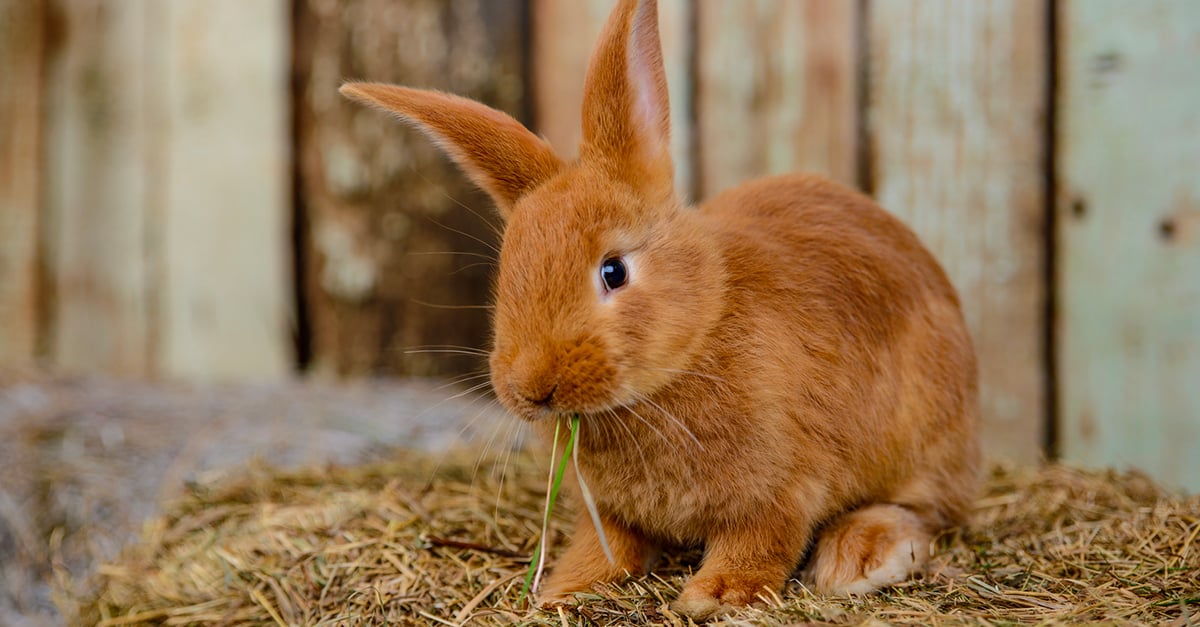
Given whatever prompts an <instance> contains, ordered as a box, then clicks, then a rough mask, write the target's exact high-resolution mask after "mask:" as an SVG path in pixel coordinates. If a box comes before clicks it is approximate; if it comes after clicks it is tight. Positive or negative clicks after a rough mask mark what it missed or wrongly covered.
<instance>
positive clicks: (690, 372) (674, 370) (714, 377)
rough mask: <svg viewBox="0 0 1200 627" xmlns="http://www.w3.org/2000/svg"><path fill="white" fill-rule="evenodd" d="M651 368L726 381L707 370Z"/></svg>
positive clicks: (721, 381) (720, 381)
mask: <svg viewBox="0 0 1200 627" xmlns="http://www.w3.org/2000/svg"><path fill="white" fill-rule="evenodd" d="M651 370H657V371H659V372H670V373H672V374H686V375H690V376H693V377H701V378H703V379H710V380H712V381H717V382H719V383H724V382H725V379H723V378H721V377H718V376H717V375H715V374H708V373H707V372H696V371H695V370H680V369H678V368H651Z"/></svg>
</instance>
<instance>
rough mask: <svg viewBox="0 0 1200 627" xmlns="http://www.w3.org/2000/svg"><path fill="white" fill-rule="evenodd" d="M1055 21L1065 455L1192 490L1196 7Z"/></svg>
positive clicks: (1198, 427)
mask: <svg viewBox="0 0 1200 627" xmlns="http://www.w3.org/2000/svg"><path fill="white" fill-rule="evenodd" d="M1060 10H1061V11H1062V13H1061V14H1060V15H1061V31H1062V32H1063V34H1064V38H1063V41H1062V47H1061V49H1062V51H1063V54H1062V56H1061V65H1060V67H1061V73H1060V82H1059V84H1060V85H1061V91H1060V98H1059V101H1058V107H1059V109H1058V114H1059V119H1060V121H1061V122H1060V127H1059V128H1060V138H1059V139H1060V141H1059V143H1058V145H1059V150H1058V154H1057V155H1056V159H1057V163H1058V171H1059V180H1060V188H1059V189H1058V190H1057V192H1056V197H1057V207H1056V219H1057V224H1058V231H1057V232H1058V235H1059V240H1058V246H1059V251H1060V255H1061V256H1060V266H1059V272H1058V281H1057V288H1058V290H1059V292H1058V293H1059V294H1060V297H1059V326H1058V328H1059V334H1058V339H1059V342H1060V343H1059V353H1058V354H1059V369H1058V382H1059V384H1060V385H1061V408H1062V409H1061V417H1062V421H1061V425H1062V426H1061V429H1060V434H1059V436H1060V437H1059V440H1060V448H1061V452H1062V455H1063V457H1064V458H1066V459H1068V460H1071V461H1073V462H1079V463H1086V464H1092V465H1116V466H1121V467H1125V466H1137V467H1139V468H1143V469H1145V470H1147V471H1149V472H1150V473H1151V474H1153V475H1154V476H1155V477H1157V478H1158V479H1160V480H1162V481H1165V482H1167V483H1169V484H1171V485H1174V486H1183V487H1186V488H1188V489H1190V490H1193V491H1194V490H1197V489H1200V455H1198V454H1197V452H1198V451H1200V395H1198V394H1197V393H1196V383H1197V381H1200V279H1198V278H1197V277H1200V174H1198V172H1200V170H1198V166H1197V164H1200V3H1196V2H1191V1H1189V0H1179V1H1174V2H1172V1H1165V0H1155V1H1143V2H1120V1H1114V0H1087V1H1086V2H1082V1H1078V0H1071V1H1069V2H1065V3H1064V4H1063V5H1062V6H1061V9H1060Z"/></svg>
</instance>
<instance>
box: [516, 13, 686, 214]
mask: <svg viewBox="0 0 1200 627" xmlns="http://www.w3.org/2000/svg"><path fill="white" fill-rule="evenodd" d="M615 5H616V0H534V1H533V4H532V7H533V16H532V22H533V24H532V26H533V44H532V45H533V56H532V77H531V80H532V81H533V87H532V91H533V105H534V112H533V117H534V122H535V124H536V130H537V132H538V133H539V134H541V135H543V136H545V138H546V139H547V140H548V141H549V142H550V145H552V146H554V148H555V150H557V151H558V152H559V154H561V155H563V156H564V157H568V158H574V157H575V156H577V155H578V154H579V142H580V139H581V137H582V129H581V126H582V123H581V121H580V111H582V109H583V79H584V76H585V75H586V74H587V66H588V60H589V59H590V58H591V54H592V48H593V47H594V46H595V45H596V38H597V37H599V36H600V30H601V29H602V28H604V22H605V20H607V19H608V14H609V12H611V11H612V8H613V6H615ZM694 10H695V9H694V8H693V7H692V3H691V2H689V1H688V0H662V1H661V2H659V7H658V26H659V31H660V34H661V38H662V45H663V63H664V65H665V66H666V72H667V84H668V87H669V89H670V91H671V154H672V157H673V158H674V161H675V183H676V187H677V188H678V190H679V192H680V193H681V194H682V195H683V196H685V197H690V196H691V192H692V190H693V176H694V174H693V170H694V158H693V151H692V133H693V129H692V125H691V118H692V114H691V110H692V103H691V89H692V87H691V80H692V77H691V60H690V57H689V48H690V46H691V41H690V38H691V37H692V32H691V12H692V11H694Z"/></svg>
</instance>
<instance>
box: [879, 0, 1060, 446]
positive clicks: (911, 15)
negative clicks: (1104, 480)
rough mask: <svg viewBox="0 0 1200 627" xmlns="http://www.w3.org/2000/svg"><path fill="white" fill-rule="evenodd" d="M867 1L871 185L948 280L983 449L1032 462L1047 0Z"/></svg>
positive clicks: (1040, 400) (1039, 373)
mask: <svg viewBox="0 0 1200 627" xmlns="http://www.w3.org/2000/svg"><path fill="white" fill-rule="evenodd" d="M867 6H868V7H869V10H870V13H869V15H868V33H867V37H868V51H869V55H870V56H869V71H870V76H869V80H868V85H867V99H868V103H867V104H868V111H867V125H868V126H867V129H868V141H869V142H870V143H869V155H870V163H869V164H868V169H869V170H870V172H871V181H870V183H871V187H872V188H873V189H874V192H875V196H876V198H877V199H878V200H879V202H880V204H882V205H883V206H884V207H885V208H887V209H888V210H890V211H892V212H894V213H896V214H897V215H899V216H900V217H901V218H902V219H903V220H904V221H905V222H907V223H908V224H909V225H910V226H912V227H913V229H914V230H915V231H916V232H917V234H918V235H920V237H921V239H922V241H924V242H925V244H926V245H927V246H928V247H929V248H930V249H931V250H932V251H933V253H934V255H936V256H937V258H938V259H939V260H940V261H941V262H942V265H943V266H944V267H945V268H946V271H947V273H948V274H949V276H950V279H951V280H952V281H953V283H954V285H955V287H957V288H958V291H959V295H960V297H961V299H962V303H963V311H964V313H965V315H966V319H967V324H968V326H969V327H970V329H971V332H972V335H973V337H974V339H975V346H976V350H977V352H978V355H979V371H980V403H981V409H982V418H983V426H982V443H983V447H984V451H985V452H986V453H987V454H989V455H991V456H993V457H1004V458H1009V459H1015V460H1019V461H1026V462H1028V461H1035V460H1037V459H1038V458H1039V457H1040V456H1041V454H1042V440H1043V429H1044V420H1045V414H1046V412H1045V386H1046V383H1045V376H1046V369H1045V367H1044V358H1043V353H1044V343H1043V340H1042V338H1043V329H1044V326H1043V325H1044V324H1045V321H1044V318H1045V316H1044V314H1043V312H1044V308H1045V279H1044V275H1045V269H1044V268H1045V260H1044V255H1043V249H1044V248H1045V246H1044V243H1043V241H1044V235H1043V233H1044V231H1043V225H1044V222H1045V213H1046V210H1045V206H1044V203H1045V200H1044V192H1043V189H1044V186H1043V177H1044V174H1043V161H1044V158H1043V156H1044V153H1045V147H1044V142H1043V139H1044V137H1043V136H1044V129H1045V126H1044V113H1045V111H1044V109H1045V84H1046V73H1047V71H1048V67H1049V66H1048V63H1049V61H1048V59H1047V56H1046V55H1047V53H1046V45H1045V44H1046V42H1045V33H1046V15H1047V13H1046V3H1045V2H1044V1H1043V0H998V1H995V2H986V3H985V2H963V1H961V0H874V1H873V2H870V3H868V5H867Z"/></svg>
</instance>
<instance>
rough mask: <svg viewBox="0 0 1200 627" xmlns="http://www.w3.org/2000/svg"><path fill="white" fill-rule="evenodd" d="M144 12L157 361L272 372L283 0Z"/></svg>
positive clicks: (280, 308)
mask: <svg viewBox="0 0 1200 627" xmlns="http://www.w3.org/2000/svg"><path fill="white" fill-rule="evenodd" d="M147 9H148V10H149V11H150V15H151V16H152V19H153V20H154V21H155V22H156V28H155V30H154V31H153V32H154V33H155V35H154V36H155V37H156V39H155V40H154V47H155V49H156V50H155V53H154V54H153V55H151V57H150V58H148V59H147V61H148V62H149V63H150V64H151V66H150V74H151V79H150V80H151V81H152V85H151V89H152V91H153V92H154V93H156V94H157V96H156V97H157V98H158V99H159V101H158V102H156V103H154V104H155V105H156V106H155V109H156V115H155V118H154V119H153V120H152V122H153V123H154V130H153V137H152V139H153V140H154V141H156V142H157V145H156V146H155V147H154V148H153V151H154V154H157V155H160V156H161V159H160V160H159V161H158V162H157V163H156V164H153V166H154V176H155V179H156V181H155V183H154V185H153V188H152V197H153V207H152V213H151V214H150V216H149V218H150V224H151V225H152V228H153V229H154V230H155V233H154V236H155V237H156V239H157V250H155V251H153V252H155V253H156V256H157V258H158V260H159V261H160V263H161V268H160V270H159V271H158V272H157V274H155V275H154V276H153V277H152V279H153V292H154V297H155V298H156V303H157V308H156V314H157V315H158V320H157V328H158V334H157V338H156V339H157V358H158V364H157V365H158V368H159V371H160V372H161V373H162V374H165V375H168V376H179V377H186V378H189V379H210V378H222V379H223V378H247V377H251V378H257V377H274V376H280V375H282V374H283V373H285V372H287V371H288V370H289V369H290V363H291V359H292V355H291V353H292V348H291V339H290V338H289V331H288V327H287V324H288V320H287V310H288V307H289V305H290V304H291V303H290V300H291V289H290V287H289V285H290V282H291V277H290V273H289V272H288V270H287V269H286V267H285V264H286V263H287V262H288V261H289V259H288V252H287V251H288V249H289V245H290V243H289V241H288V225H289V222H290V213H291V206H290V185H291V171H290V163H289V156H288V151H289V145H288V133H289V131H290V129H289V123H288V109H289V107H290V92H289V78H290V77H289V55H290V47H289V45H288V37H289V32H290V29H291V26H290V19H291V15H290V6H289V3H288V2H287V1H286V0H255V1H254V2H244V1H243V0H172V1H171V2H163V3H150V4H149V5H148V6H147Z"/></svg>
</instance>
